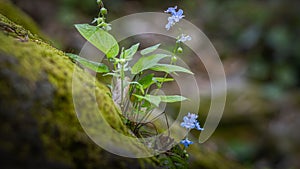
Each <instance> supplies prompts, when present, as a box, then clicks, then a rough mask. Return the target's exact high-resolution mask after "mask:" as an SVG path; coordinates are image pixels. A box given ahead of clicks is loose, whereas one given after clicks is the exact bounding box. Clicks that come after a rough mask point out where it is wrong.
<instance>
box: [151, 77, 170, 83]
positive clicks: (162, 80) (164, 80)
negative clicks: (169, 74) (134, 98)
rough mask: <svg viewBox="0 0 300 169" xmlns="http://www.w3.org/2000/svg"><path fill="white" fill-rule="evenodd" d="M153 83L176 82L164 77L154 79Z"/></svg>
mask: <svg viewBox="0 0 300 169" xmlns="http://www.w3.org/2000/svg"><path fill="white" fill-rule="evenodd" d="M153 81H155V82H160V83H162V82H172V81H174V79H173V78H164V77H153Z"/></svg>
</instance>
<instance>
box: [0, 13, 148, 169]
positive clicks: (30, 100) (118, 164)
mask: <svg viewBox="0 0 300 169" xmlns="http://www.w3.org/2000/svg"><path fill="white" fill-rule="evenodd" d="M0 28H1V31H0V96H1V99H0V107H1V109H0V119H1V123H0V130H1V132H0V133H1V134H0V135H1V136H0V137H1V140H0V143H1V144H0V154H1V157H3V158H1V160H0V164H1V166H3V167H1V168H128V166H132V167H134V168H140V163H137V161H138V160H136V159H132V160H130V159H128V158H121V157H118V156H115V155H112V154H110V153H108V152H106V151H104V150H103V149H101V148H100V147H99V146H97V145H96V144H95V143H94V142H93V141H92V140H91V139H89V137H88V136H87V135H86V134H85V132H84V131H83V129H82V128H81V125H80V123H79V121H78V119H77V118H76V113H75V111H74V105H73V100H72V75H73V71H74V68H76V67H77V66H76V64H74V63H73V62H72V61H71V60H70V59H69V58H68V57H67V56H65V54H64V53H63V52H61V51H59V50H57V49H55V48H53V47H51V46H50V45H48V44H46V43H44V42H42V41H41V40H40V39H39V38H38V37H37V36H34V35H32V34H31V33H30V32H29V31H27V30H25V29H23V28H22V27H21V26H19V25H16V24H14V23H13V22H11V21H9V20H8V19H7V18H5V17H4V16H3V15H0ZM77 74H78V76H79V77H80V78H81V79H82V80H83V81H84V82H85V83H86V85H87V89H86V91H85V92H87V93H91V94H92V92H95V91H94V90H90V88H91V86H94V87H95V88H96V92H95V95H96V97H97V98H98V99H97V100H96V101H97V104H98V108H99V110H100V112H101V113H102V115H103V116H104V117H105V119H106V120H107V122H108V123H109V124H110V126H111V127H112V128H113V129H115V130H116V131H118V132H119V133H122V134H124V135H130V134H129V132H128V129H127V127H126V126H125V125H124V124H123V122H122V120H121V117H120V114H119V111H118V109H117V108H116V107H115V106H114V103H113V101H112V99H111V98H110V96H109V94H108V93H109V90H108V88H107V87H106V86H104V85H103V84H101V83H98V82H97V81H96V82H95V78H94V77H92V76H91V75H90V74H89V73H88V72H85V71H84V70H82V69H78V68H77ZM73 92H74V91H73ZM75 92H76V91H75ZM73 94H74V93H73ZM85 96H88V95H85ZM85 100H89V98H86V99H85ZM88 105H89V104H88V103H87V104H86V107H87V108H88ZM108 139H111V138H108ZM128 146H129V147H130V146H132V147H137V146H139V145H138V144H133V143H131V145H130V144H129V145H128ZM144 162H145V161H144ZM141 163H142V162H141ZM146 165H147V164H146Z"/></svg>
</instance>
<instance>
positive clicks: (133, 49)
mask: <svg viewBox="0 0 300 169" xmlns="http://www.w3.org/2000/svg"><path fill="white" fill-rule="evenodd" d="M139 45H140V44H139V43H137V44H135V45H133V46H131V47H130V48H129V49H126V50H125V51H124V55H122V54H123V53H122V54H121V56H122V57H123V58H124V59H126V60H127V61H129V60H131V59H132V57H133V56H134V54H135V53H136V51H137V50H138V48H139Z"/></svg>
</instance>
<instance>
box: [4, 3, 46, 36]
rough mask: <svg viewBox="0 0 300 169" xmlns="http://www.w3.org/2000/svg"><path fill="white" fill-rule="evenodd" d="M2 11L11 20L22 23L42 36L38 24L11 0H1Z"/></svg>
mask: <svg viewBox="0 0 300 169" xmlns="http://www.w3.org/2000/svg"><path fill="white" fill-rule="evenodd" d="M0 13H1V14H2V15H4V16H6V17H7V18H9V19H10V20H11V21H13V22H15V23H17V24H19V25H22V26H23V27H24V28H25V29H27V30H29V31H30V32H32V33H33V34H37V35H38V36H42V34H41V32H40V31H39V28H38V26H37V24H36V23H35V22H34V21H33V20H32V19H31V18H30V17H29V16H28V15H27V14H26V13H24V12H23V11H21V10H20V9H19V8H17V7H16V6H14V5H13V4H12V3H11V2H10V1H9V0H0Z"/></svg>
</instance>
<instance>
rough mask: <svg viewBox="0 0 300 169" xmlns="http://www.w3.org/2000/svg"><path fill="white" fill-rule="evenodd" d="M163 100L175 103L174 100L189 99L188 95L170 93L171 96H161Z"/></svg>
mask: <svg viewBox="0 0 300 169" xmlns="http://www.w3.org/2000/svg"><path fill="white" fill-rule="evenodd" d="M160 99H161V102H166V103H174V102H181V101H184V100H187V98H186V97H183V96H178V95H170V96H160Z"/></svg>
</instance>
